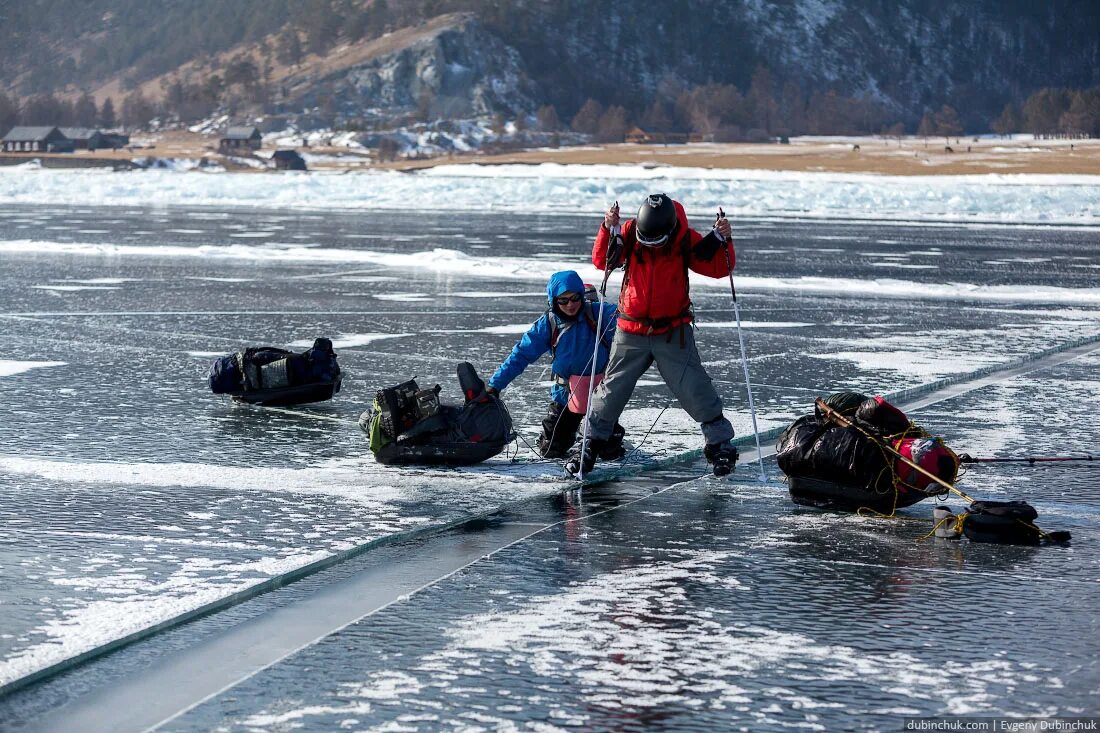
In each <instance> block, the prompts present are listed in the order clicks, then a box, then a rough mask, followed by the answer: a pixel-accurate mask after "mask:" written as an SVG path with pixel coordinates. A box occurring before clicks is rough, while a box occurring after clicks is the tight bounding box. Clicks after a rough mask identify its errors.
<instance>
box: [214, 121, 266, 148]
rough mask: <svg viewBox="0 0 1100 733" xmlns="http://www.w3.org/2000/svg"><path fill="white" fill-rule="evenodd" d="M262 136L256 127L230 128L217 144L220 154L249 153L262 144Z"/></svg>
mask: <svg viewBox="0 0 1100 733" xmlns="http://www.w3.org/2000/svg"><path fill="white" fill-rule="evenodd" d="M263 139H264V138H263V135H261V134H260V130H259V128H257V127H230V128H229V129H228V130H226V132H225V136H224V137H222V139H221V140H220V141H219V142H218V151H219V152H222V153H230V154H231V153H245V154H247V153H251V152H253V151H256V150H259V149H260V146H261V145H262V144H263Z"/></svg>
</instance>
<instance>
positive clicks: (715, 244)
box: [691, 232, 726, 262]
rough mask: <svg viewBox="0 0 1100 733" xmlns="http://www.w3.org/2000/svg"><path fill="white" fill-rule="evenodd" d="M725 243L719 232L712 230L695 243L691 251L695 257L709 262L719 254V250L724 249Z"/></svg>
mask: <svg viewBox="0 0 1100 733" xmlns="http://www.w3.org/2000/svg"><path fill="white" fill-rule="evenodd" d="M725 244H726V243H725V242H723V241H722V240H721V239H719V237H718V235H717V234H715V233H714V232H711V233H710V234H708V235H707V236H705V237H703V238H702V239H700V240H699V244H697V245H695V247H694V249H692V250H691V253H692V254H693V255H694V256H695V259H697V260H702V261H703V262H709V261H710V260H712V259H714V255H716V254H718V250H720V249H722V247H724V246H725Z"/></svg>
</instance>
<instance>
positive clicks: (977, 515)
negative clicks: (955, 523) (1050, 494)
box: [963, 501, 1042, 545]
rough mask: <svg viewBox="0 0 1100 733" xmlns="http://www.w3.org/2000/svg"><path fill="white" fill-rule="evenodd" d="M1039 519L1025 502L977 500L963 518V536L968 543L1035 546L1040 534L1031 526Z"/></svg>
mask: <svg viewBox="0 0 1100 733" xmlns="http://www.w3.org/2000/svg"><path fill="white" fill-rule="evenodd" d="M1038 517H1039V513H1038V512H1037V511H1035V508H1034V507H1032V506H1031V505H1030V504H1028V503H1027V502H1026V501H976V502H974V503H973V504H971V505H970V509H969V511H968V513H967V515H966V516H965V517H964V518H963V534H965V535H966V536H967V538H968V539H969V540H970V541H971V542H993V543H996V544H1001V545H1037V544H1039V540H1040V539H1041V536H1042V535H1041V534H1040V533H1039V529H1038V528H1037V527H1036V526H1035V525H1034V524H1032V523H1033V522H1034V521H1035V520H1036V519H1037V518H1038Z"/></svg>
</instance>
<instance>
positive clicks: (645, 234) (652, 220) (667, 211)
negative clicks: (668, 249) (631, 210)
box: [636, 193, 677, 247]
mask: <svg viewBox="0 0 1100 733" xmlns="http://www.w3.org/2000/svg"><path fill="white" fill-rule="evenodd" d="M636 223H637V227H636V231H637V236H638V242H640V243H641V244H644V245H645V246H647V247H660V246H661V245H663V244H664V243H665V242H667V241H668V238H669V237H670V236H672V233H673V232H674V231H676V223H677V216H676V206H675V205H674V204H673V203H672V199H670V198H669V197H668V196H667V195H666V194H663V193H655V194H653V195H651V196H648V197H647V198H646V200H645V203H644V204H642V208H640V209H638V220H637V222H636Z"/></svg>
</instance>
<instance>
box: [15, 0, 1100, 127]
mask: <svg viewBox="0 0 1100 733" xmlns="http://www.w3.org/2000/svg"><path fill="white" fill-rule="evenodd" d="M798 5H799V3H797V2H777V3H772V4H770V5H769V6H768V12H769V13H770V15H768V16H767V18H765V19H764V20H766V21H768V22H767V23H764V20H761V19H760V18H755V19H754V18H752V17H749V16H748V15H746V14H745V13H746V12H747V11H745V10H744V9H743V8H740V6H737V5H736V4H730V3H724V2H718V1H717V0H686V1H685V2H684V3H682V4H680V5H679V7H680V12H660V11H659V10H655V9H651V10H647V11H646V12H639V10H638V8H637V6H636V5H635V4H633V3H626V2H624V0H593V1H589V2H582V1H581V0H560V2H553V3H546V2H538V1H537V0H515V1H514V2H506V1H504V0H401V1H400V2H398V1H397V0H234V2H229V3H226V2H223V1H221V0H163V1H162V2H157V3H149V2H145V1H142V0H90V1H87V2H77V1H76V0H37V1H36V2H30V3H21V4H20V3H13V2H10V0H0V19H2V21H3V22H2V23H0V65H2V67H3V68H5V69H7V70H9V74H7V75H6V83H7V85H8V87H7V89H6V91H4V92H2V93H0V127H2V126H10V125H11V124H15V123H23V124H55V123H56V124H76V125H89V124H98V125H100V126H105V127H112V126H114V125H124V126H126V127H130V128H137V127H141V126H144V125H147V124H148V123H149V122H150V120H153V119H157V120H159V121H160V123H161V124H173V123H182V122H189V121H195V120H201V119H204V118H207V117H209V116H211V115H213V114H215V113H219V114H229V115H230V116H240V115H245V114H284V113H287V112H288V111H290V110H288V109H287V107H286V105H285V104H284V100H283V99H282V94H281V90H280V88H279V86H278V85H277V84H275V83H273V82H272V80H271V69H272V68H273V67H274V66H275V65H284V66H285V65H294V64H297V63H299V62H300V61H301V60H302V59H303V58H305V57H306V56H308V55H311V54H312V55H317V56H324V55H325V54H326V53H328V52H329V51H330V50H331V49H333V48H334V47H336V46H337V45H339V44H354V43H360V42H363V41H368V40H371V39H374V38H378V37H380V36H382V35H383V34H385V33H387V32H390V31H392V30H394V29H398V28H403V27H406V26H414V25H416V24H418V23H420V22H422V21H423V20H424V19H425V18H431V17H434V16H436V15H439V14H441V13H446V12H458V11H470V12H473V13H475V14H476V16H477V17H478V19H479V20H480V22H481V23H482V24H483V25H484V26H485V27H487V28H488V29H489V30H491V31H492V32H494V33H496V34H497V35H498V36H500V37H502V38H506V39H507V41H508V43H509V44H510V45H512V46H513V47H515V48H516V49H517V50H519V52H520V54H521V56H522V57H523V61H524V67H525V69H526V72H527V73H528V74H529V75H530V76H531V77H532V78H533V79H534V80H535V82H536V83H537V85H538V86H537V88H538V89H539V90H540V93H541V99H540V100H539V101H540V105H539V106H538V107H537V108H536V109H532V110H528V112H529V113H530V115H529V117H527V118H524V119H521V126H523V125H524V124H528V123H529V124H531V125H533V126H535V127H538V128H539V129H543V130H559V129H572V130H574V131H577V132H582V133H585V134H588V135H592V136H594V137H598V138H600V139H608V140H613V139H617V138H620V137H621V136H622V135H624V134H625V132H626V131H627V130H629V129H630V128H631V127H634V126H639V127H642V128H644V129H646V130H651V131H654V132H664V133H683V134H695V135H699V136H704V137H706V138H708V139H718V140H722V139H731V140H732V139H758V138H764V137H775V136H783V135H797V134H868V133H873V134H877V133H888V134H900V133H902V132H909V133H913V132H919V133H922V134H957V132H955V131H962V130H967V131H974V132H983V131H987V130H988V131H994V132H1034V133H1036V134H1043V135H1054V134H1060V135H1098V134H1100V91H1098V89H1100V87H1097V86H1096V84H1100V70H1098V68H1100V64H1096V65H1092V66H1090V65H1089V64H1088V63H1087V61H1088V60H1089V59H1095V56H1096V54H1097V53H1100V52H1098V51H1097V50H1096V49H1098V48H1100V6H1097V5H1096V4H1094V3H1092V4H1090V3H1088V2H1078V1H1077V0H1058V1H1056V2H1052V3H1048V4H1036V3H1028V2H1023V1H1022V0H979V1H977V2H974V3H970V4H965V5H967V6H968V7H963V8H960V6H959V4H952V3H947V2H945V1H944V0H904V2H902V3H891V2H887V1H886V0H851V1H850V2H847V3H841V4H840V5H842V6H843V8H842V10H841V12H839V13H838V15H837V16H836V17H834V18H833V19H832V20H831V21H830V25H829V26H828V28H827V29H826V30H831V29H840V30H843V31H844V38H845V39H847V40H844V41H841V40H836V41H833V40H832V39H831V37H830V35H829V34H828V33H827V32H821V33H820V34H819V35H821V36H822V41H821V42H822V43H824V44H825V47H824V48H825V49H826V51H823V53H826V52H827V51H828V49H829V48H830V46H829V44H833V45H834V46H835V45H837V44H840V43H842V42H843V43H847V44H848V46H845V47H843V48H839V47H838V48H839V51H841V52H843V53H848V49H849V48H851V49H857V50H858V51H859V53H860V54H861V55H862V57H861V58H859V59H853V63H854V62H855V61H856V60H858V62H859V63H860V64H862V65H863V66H866V67H867V68H868V69H871V70H873V71H874V73H875V76H874V78H872V79H870V81H866V80H864V82H863V83H864V87H862V88H856V84H855V82H853V81H852V79H849V78H847V77H844V76H843V73H842V72H844V71H845V70H844V69H843V68H841V69H840V72H838V73H841V75H840V76H838V77H837V78H836V79H834V80H832V81H830V80H827V79H822V78H819V77H817V76H815V74H816V73H817V71H816V67H818V66H821V65H822V64H821V63H819V61H820V59H814V58H810V59H804V60H802V61H798V60H797V59H796V62H797V63H796V62H792V61H791V58H794V57H792V56H791V53H792V51H791V49H786V50H785V51H783V50H782V49H778V50H777V49H775V48H772V47H770V46H769V45H768V44H765V43H763V42H762V41H761V40H760V39H757V38H754V37H753V29H754V26H753V23H760V24H763V25H767V26H769V27H770V26H773V25H775V22H776V21H779V22H780V25H782V23H788V24H789V25H790V29H789V32H787V31H785V32H787V33H788V35H789V36H790V38H791V39H794V38H795V37H796V36H797V34H798V32H800V31H799V23H800V22H803V21H801V20H800V19H799V17H797V15H796V14H794V9H796V6H798ZM901 6H904V7H901ZM899 8H901V9H900V10H899ZM818 30H820V29H818ZM884 30H891V32H892V35H891V37H890V39H889V41H890V42H889V43H887V42H886V39H884V38H883V37H882V33H883V31H884ZM929 38H933V39H935V40H936V42H937V43H940V44H941V45H943V47H944V52H943V58H938V59H937V58H930V53H929V47H930V46H929V44H930V43H931V42H930V41H929V40H928V39H929ZM793 43H794V42H793V41H792V44H793ZM994 45H995V46H996V47H997V48H1004V49H1007V51H1006V52H1005V54H1004V59H1002V60H1001V61H1000V62H999V65H998V66H997V68H996V69H994V70H993V71H990V70H988V69H987V70H986V71H984V72H982V73H984V74H986V75H987V76H988V75H989V74H990V73H997V74H1000V75H1001V76H1002V77H1003V78H1002V79H994V80H993V81H995V82H997V83H996V84H994V83H993V82H989V83H985V84H978V83H977V82H976V81H975V80H974V79H971V78H964V79H962V80H957V79H952V78H951V76H952V75H963V76H967V75H969V76H977V75H978V71H977V69H978V68H979V64H978V63H977V59H970V58H969V57H967V56H965V55H963V56H958V55H959V54H963V53H964V52H963V51H960V50H958V49H963V48H969V47H974V48H975V49H976V50H975V51H974V53H975V54H978V53H980V52H981V50H982V49H984V48H991V47H993V46H994ZM242 46H243V47H247V48H249V49H255V50H256V53H251V52H250V53H247V54H246V53H243V52H242V53H240V54H239V55H237V56H235V57H234V58H232V59H230V61H229V62H228V63H217V64H215V63H214V61H213V59H214V55H215V54H218V53H223V52H226V51H229V50H232V49H237V48H240V47H242ZM1059 49H1061V50H1059ZM781 51H782V53H785V54H787V55H786V56H783V55H781V53H780V52H781ZM967 53H969V52H967ZM952 54H954V55H955V56H952ZM1089 54H1093V56H1090V55H1089ZM949 56H950V57H951V58H948V57H949ZM186 63H192V64H196V65H197V67H198V68H201V69H205V74H204V75H202V77H201V78H199V79H196V78H194V77H193V76H192V77H191V78H187V79H184V78H179V77H171V74H172V72H174V70H176V69H178V68H179V67H180V66H181V65H183V64H186ZM799 63H800V64H801V66H799ZM593 68H598V69H601V73H599V74H592V73H590V70H591V69H593ZM165 74H168V75H169V80H168V81H166V82H165V83H164V84H163V85H162V88H161V93H160V94H159V95H156V96H155V97H146V96H144V95H142V94H141V93H139V92H136V91H134V88H135V86H136V85H137V84H138V83H140V82H142V81H145V80H147V79H151V78H156V77H158V76H161V75H165ZM114 77H121V79H122V82H123V84H122V86H123V89H124V90H125V91H124V92H123V93H122V94H121V95H119V97H117V98H113V99H106V100H100V101H99V102H98V103H97V100H96V99H94V98H93V97H92V96H91V94H90V92H91V91H94V90H95V89H96V88H98V85H99V84H101V83H102V82H103V81H104V80H106V79H110V78H114ZM857 77H858V75H853V76H852V78H857ZM1044 77H1050V78H1053V79H1058V80H1062V81H1070V82H1074V83H1056V84H1037V83H1035V82H1034V80H1036V79H1042V78H1044ZM914 78H919V79H921V80H926V81H927V80H929V79H930V80H931V81H927V84H926V86H923V87H921V88H920V89H917V88H916V87H915V86H914V88H913V89H911V90H910V89H908V88H907V87H906V83H907V80H912V79H914ZM987 81H988V80H987ZM922 83H923V82H922ZM867 85H870V86H871V87H873V88H874V89H877V90H879V93H878V94H870V93H868V92H867V89H866V87H867ZM937 89H939V90H941V93H938V94H937V92H936V90H937ZM998 90H999V91H998ZM906 94H909V95H910V96H911V97H912V98H909V97H907V96H906ZM891 95H892V96H891ZM898 100H901V101H898ZM422 101H423V102H430V100H422ZM418 106H419V107H420V109H417V110H408V111H401V114H405V113H406V112H409V113H410V117H409V121H413V120H415V119H416V118H417V117H419V118H420V121H423V122H429V121H430V120H428V119H425V115H424V114H423V113H424V110H426V109H428V108H430V104H427V103H424V104H421V105H418ZM317 112H318V113H319V118H320V119H322V120H323V121H324V122H327V123H328V124H329V126H331V127H335V128H344V129H368V128H370V127H372V126H375V125H376V124H377V122H376V121H371V120H367V119H364V118H358V117H357V116H356V115H354V114H348V113H346V112H343V111H340V110H338V109H336V108H335V107H328V108H326V104H325V102H324V100H322V103H321V104H320V105H319V109H318V110H317ZM522 117H523V116H521V118H522Z"/></svg>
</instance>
